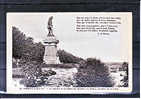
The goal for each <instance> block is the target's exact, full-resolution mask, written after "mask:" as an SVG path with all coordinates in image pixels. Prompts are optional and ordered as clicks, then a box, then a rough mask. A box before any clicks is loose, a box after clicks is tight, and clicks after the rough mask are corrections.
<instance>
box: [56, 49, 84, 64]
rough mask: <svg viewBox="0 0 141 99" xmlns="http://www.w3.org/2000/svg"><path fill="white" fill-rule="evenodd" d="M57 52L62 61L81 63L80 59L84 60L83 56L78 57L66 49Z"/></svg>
mask: <svg viewBox="0 0 141 99" xmlns="http://www.w3.org/2000/svg"><path fill="white" fill-rule="evenodd" d="M57 54H58V56H59V60H60V61H61V62H62V63H79V62H80V61H82V60H83V59H82V58H79V57H76V56H74V55H72V54H71V53H68V52H66V51H64V50H58V51H57Z"/></svg>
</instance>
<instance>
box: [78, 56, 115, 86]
mask: <svg viewBox="0 0 141 99" xmlns="http://www.w3.org/2000/svg"><path fill="white" fill-rule="evenodd" d="M76 81H77V86H78V87H112V86H113V85H114V83H113V82H112V80H111V77H110V74H109V71H108V67H107V66H105V64H104V63H102V62H101V61H100V60H97V59H95V58H88V59H87V60H86V66H85V67H84V68H79V69H78V73H77V75H76Z"/></svg>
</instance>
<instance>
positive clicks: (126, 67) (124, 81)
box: [121, 62, 128, 87]
mask: <svg viewBox="0 0 141 99" xmlns="http://www.w3.org/2000/svg"><path fill="white" fill-rule="evenodd" d="M122 69H123V71H125V76H124V78H123V79H122V80H121V81H123V83H124V84H123V87H128V63H127V62H123V64H122Z"/></svg>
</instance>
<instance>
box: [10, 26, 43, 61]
mask: <svg viewBox="0 0 141 99" xmlns="http://www.w3.org/2000/svg"><path fill="white" fill-rule="evenodd" d="M12 34H13V57H14V58H18V59H24V60H26V61H38V62H42V61H43V55H44V46H43V45H42V43H41V42H39V43H35V42H34V40H33V38H32V37H26V36H25V35H24V34H23V33H22V32H21V31H20V30H19V29H18V28H16V27H12Z"/></svg>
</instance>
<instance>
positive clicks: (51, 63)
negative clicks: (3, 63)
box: [7, 12, 132, 94]
mask: <svg viewBox="0 0 141 99" xmlns="http://www.w3.org/2000/svg"><path fill="white" fill-rule="evenodd" d="M7 91H8V92H9V93H27V92H28V93H42V92H43V93H93V94H94V93H103V92H131V91H132V13H131V12H83V13H82V12H81V13H80V12H78V13H77V12H75V13H71V12H62V13H61V12H56V13H55V12H54V13H51V12H50V13H49V12H47V13H39V12H38V13H35V12H34V13H32V12H30V13H23V12H21V13H20V12H19V13H14V12H13V13H12V12H11V13H7Z"/></svg>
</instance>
